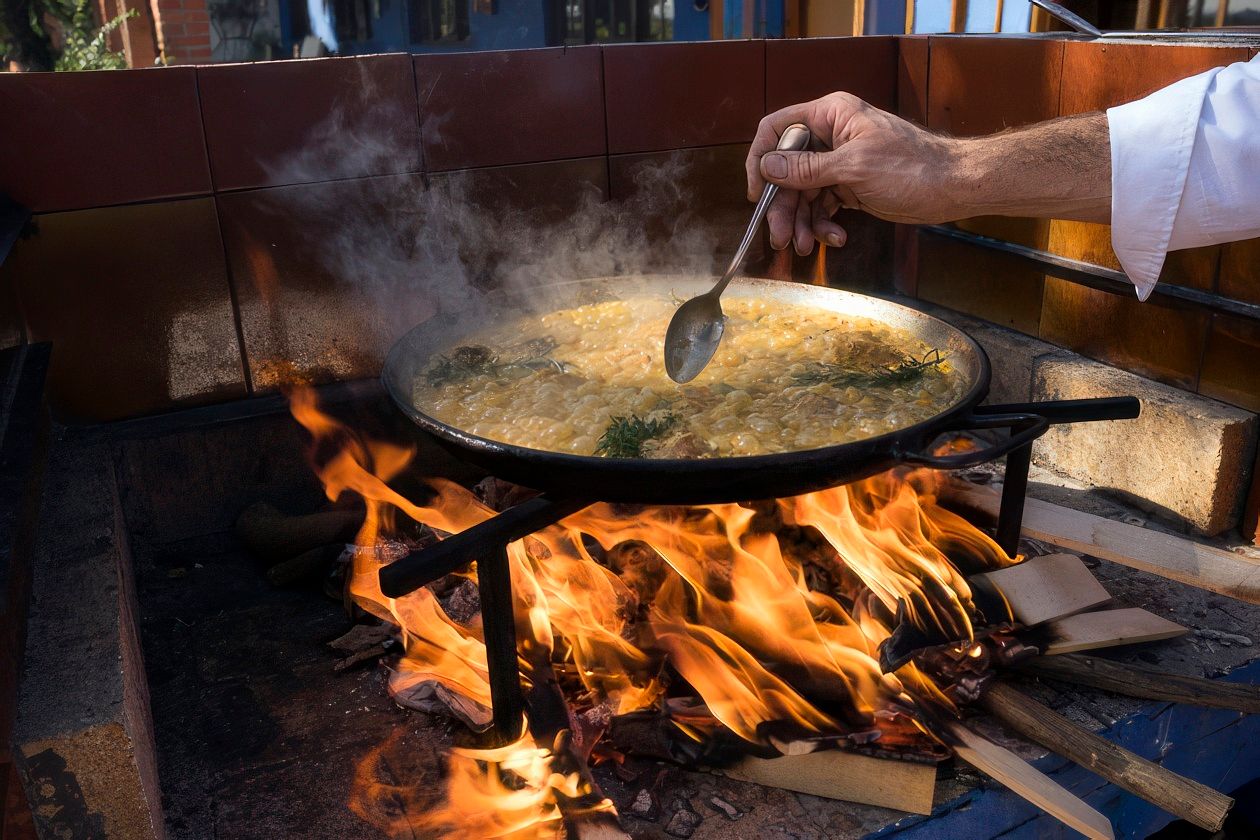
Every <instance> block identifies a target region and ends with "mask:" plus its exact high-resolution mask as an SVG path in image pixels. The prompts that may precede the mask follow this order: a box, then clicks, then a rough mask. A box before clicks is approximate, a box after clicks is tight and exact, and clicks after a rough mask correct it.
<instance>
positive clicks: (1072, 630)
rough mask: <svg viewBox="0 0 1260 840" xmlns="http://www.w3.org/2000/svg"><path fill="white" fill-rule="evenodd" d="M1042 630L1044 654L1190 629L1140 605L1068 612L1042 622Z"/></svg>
mask: <svg viewBox="0 0 1260 840" xmlns="http://www.w3.org/2000/svg"><path fill="white" fill-rule="evenodd" d="M1042 630H1043V631H1044V633H1045V634H1046V641H1045V642H1044V646H1043V647H1042V652H1043V653H1045V654H1046V655H1047V656H1052V655H1055V654H1060V653H1075V652H1077V651H1081V650H1097V649H1098V648H1105V647H1116V646H1118V645H1132V644H1137V643H1138V642H1157V641H1160V640H1161V639H1171V638H1173V637H1174V636H1181V635H1183V634H1185V633H1188V632H1190V631H1189V630H1187V629H1186V628H1185V627H1182V626H1181V625H1180V624H1178V623H1176V622H1175V621H1169V620H1168V619H1166V618H1161V617H1160V616H1158V615H1155V613H1153V612H1148V611H1147V610H1144V609H1141V608H1139V607H1127V608H1125V609H1122V610H1101V611H1099V612H1092V613H1081V614H1080V615H1070V616H1068V617H1067V618H1060V619H1057V620H1055V621H1051V622H1048V623H1046V624H1044V625H1042Z"/></svg>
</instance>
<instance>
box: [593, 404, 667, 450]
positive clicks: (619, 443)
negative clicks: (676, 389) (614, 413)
mask: <svg viewBox="0 0 1260 840" xmlns="http://www.w3.org/2000/svg"><path fill="white" fill-rule="evenodd" d="M677 422H678V415H676V414H666V415H665V416H664V417H662V418H660V419H659V420H644V419H643V418H642V417H640V416H639V415H637V414H632V415H630V416H629V417H612V418H609V423H608V428H607V429H605V430H604V435H603V437H601V438H600V439H599V443H597V444H596V445H595V454H596V455H603V456H604V457H606V458H642V457H643V444H645V443H647V442H648V441H649V440H653V439H655V438H659V437H661V436H662V435H664V434H665V433H666V432H668V431H669V430H670V429H671V428H672V427H673V425H674V424H675V423H677Z"/></svg>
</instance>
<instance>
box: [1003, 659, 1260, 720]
mask: <svg viewBox="0 0 1260 840" xmlns="http://www.w3.org/2000/svg"><path fill="white" fill-rule="evenodd" d="M1017 667H1018V668H1019V669H1020V670H1021V671H1024V672H1026V673H1029V674H1035V675H1037V676H1039V677H1049V678H1050V679H1055V680H1060V681H1062V682H1070V683H1075V684H1076V685H1085V686H1089V687H1090V688H1099V689H1102V690H1103V691H1113V692H1115V693H1117V694H1123V695H1125V696H1128V697H1141V698H1144V699H1146V700H1162V701H1165V702H1168V703H1186V704H1188V705H1191V706H1202V707H1205V708H1209V709H1229V710H1230V711H1236V712H1245V713H1247V714H1252V715H1260V686H1255V685H1246V684H1243V683H1228V682H1222V681H1221V680H1208V679H1204V678H1202V677H1183V676H1181V675H1180V674H1165V673H1162V672H1160V671H1156V670H1153V669H1150V668H1140V667H1138V666H1136V665H1126V664H1124V663H1121V662H1112V661H1111V660H1109V659H1098V658H1096V657H1093V656H1079V655H1076V654H1066V655H1063V656H1049V657H1046V656H1039V657H1037V658H1035V659H1031V660H1029V661H1027V662H1024V663H1021V664H1020V665H1019V666H1017Z"/></svg>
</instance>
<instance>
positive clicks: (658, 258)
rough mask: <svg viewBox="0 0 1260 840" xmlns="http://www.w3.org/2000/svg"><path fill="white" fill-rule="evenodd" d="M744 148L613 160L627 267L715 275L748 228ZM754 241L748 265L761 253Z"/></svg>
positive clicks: (612, 175)
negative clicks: (629, 235) (628, 238)
mask: <svg viewBox="0 0 1260 840" xmlns="http://www.w3.org/2000/svg"><path fill="white" fill-rule="evenodd" d="M747 154H748V146H747V145H746V144H743V143H740V144H734V145H729V146H716V147H709V148H704V149H680V150H677V151H673V152H648V153H645V154H637V155H614V156H612V157H611V158H610V159H609V192H610V194H611V197H612V200H613V204H614V207H615V208H616V209H617V212H619V214H620V216H619V218H620V221H619V222H618V224H620V225H622V226H624V227H625V228H626V229H627V230H633V231H634V232H635V233H636V234H637V235H636V236H634V237H633V238H632V239H631V241H628V242H627V243H626V244H625V247H626V249H627V254H626V259H625V263H626V266H627V268H630V269H632V270H644V271H646V270H652V271H699V272H702V273H712V272H714V271H717V272H718V273H720V272H721V271H722V270H724V269H725V268H726V262H727V261H729V260H730V257H731V255H732V254H733V253H734V251H735V248H736V247H737V246H738V245H739V241H740V239H741V238H742V237H743V235H744V231H745V230H746V229H747V227H748V218H749V215H750V213H751V212H752V205H751V204H750V203H749V202H748V198H747V197H746V196H745V194H744V179H743V171H744V159H745V157H746V156H747ZM762 248H763V243H762V241H761V240H760V239H758V240H757V241H755V242H754V243H753V245H752V248H750V250H749V255H748V262H749V263H750V264H755V263H757V262H758V261H759V260H760V259H762V257H763V256H765V254H764V253H763V252H762Z"/></svg>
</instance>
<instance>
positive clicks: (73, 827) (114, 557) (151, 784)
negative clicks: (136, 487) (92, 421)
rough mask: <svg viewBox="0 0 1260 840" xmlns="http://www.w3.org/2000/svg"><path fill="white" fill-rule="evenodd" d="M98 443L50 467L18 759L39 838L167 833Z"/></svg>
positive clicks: (125, 577) (126, 571)
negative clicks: (164, 828) (164, 827)
mask: <svg viewBox="0 0 1260 840" xmlns="http://www.w3.org/2000/svg"><path fill="white" fill-rule="evenodd" d="M125 533H126V526H125V523H124V522H123V516H122V510H121V504H120V501H119V497H118V493H117V489H116V484H115V481H114V472H113V467H112V462H111V458H110V454H109V452H108V451H107V450H106V449H105V447H104V446H102V445H100V444H96V445H91V444H87V445H79V446H75V445H67V446H64V447H60V448H59V449H57V451H56V452H55V454H54V456H53V460H52V463H50V465H49V473H48V479H47V484H46V487H45V493H44V499H43V509H42V513H41V521H40V530H39V536H38V543H37V549H36V554H35V565H34V578H33V585H32V592H31V604H32V606H31V612H30V618H29V623H28V634H27V639H28V641H27V650H26V664H25V668H24V671H23V676H22V682H21V694H20V700H19V709H18V719H17V724H16V726H15V729H14V758H15V759H16V761H15V764H17V766H18V770H19V772H20V774H21V775H22V779H23V784H24V786H25V788H26V792H27V797H28V799H29V801H30V802H31V806H32V811H33V812H34V814H35V820H36V823H37V826H38V828H39V833H40V836H41V837H128V838H137V840H146V838H155V840H156V838H161V837H163V835H164V830H163V819H162V808H161V803H160V795H161V792H160V788H159V787H158V782H157V765H156V753H155V749H154V742H153V724H152V715H151V713H150V711H149V696H148V683H147V681H146V679H145V671H144V659H143V655H142V653H141V650H140V637H139V629H138V626H137V625H138V622H137V613H138V609H137V604H136V594H135V585H134V581H133V577H132V576H133V570H132V561H131V554H130V551H129V549H128V545H127V539H126V536H125Z"/></svg>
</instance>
